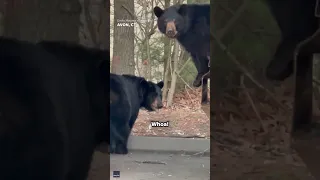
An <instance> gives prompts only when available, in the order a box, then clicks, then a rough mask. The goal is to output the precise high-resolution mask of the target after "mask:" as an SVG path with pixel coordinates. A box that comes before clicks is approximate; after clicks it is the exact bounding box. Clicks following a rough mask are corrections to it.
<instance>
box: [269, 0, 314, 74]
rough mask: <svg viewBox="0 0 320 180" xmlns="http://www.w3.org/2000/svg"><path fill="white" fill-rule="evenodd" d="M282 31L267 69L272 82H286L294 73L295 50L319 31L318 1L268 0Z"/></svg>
mask: <svg viewBox="0 0 320 180" xmlns="http://www.w3.org/2000/svg"><path fill="white" fill-rule="evenodd" d="M266 3H267V5H268V7H269V9H270V11H271V13H272V15H273V17H274V18H275V20H276V22H277V24H278V26H279V28H280V31H281V41H280V43H279V45H278V47H277V51H276V53H275V54H274V57H273V59H272V60H271V61H270V63H269V65H268V66H267V69H266V76H267V77H268V78H269V79H272V80H284V79H286V78H287V77H289V76H290V75H292V73H293V72H294V63H293V59H294V50H295V48H296V47H297V45H298V43H300V42H301V41H303V40H305V39H306V38H307V37H310V36H311V35H312V34H313V33H314V32H315V31H316V30H317V29H318V18H317V17H316V16H315V8H316V0H310V1H304V0H282V1H275V0H266Z"/></svg>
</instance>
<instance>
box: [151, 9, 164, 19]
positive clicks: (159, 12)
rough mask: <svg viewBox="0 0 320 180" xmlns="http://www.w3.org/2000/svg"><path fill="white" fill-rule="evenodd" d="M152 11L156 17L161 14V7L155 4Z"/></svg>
mask: <svg viewBox="0 0 320 180" xmlns="http://www.w3.org/2000/svg"><path fill="white" fill-rule="evenodd" d="M153 12H154V14H155V15H156V16H157V18H159V17H161V16H162V14H163V9H161V8H160V7H158V6H156V7H154V8H153Z"/></svg>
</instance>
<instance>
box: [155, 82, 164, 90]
mask: <svg viewBox="0 0 320 180" xmlns="http://www.w3.org/2000/svg"><path fill="white" fill-rule="evenodd" d="M163 85H164V83H163V81H160V82H158V84H157V86H159V87H160V89H162V88H163Z"/></svg>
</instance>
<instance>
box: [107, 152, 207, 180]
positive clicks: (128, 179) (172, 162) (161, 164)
mask: <svg viewBox="0 0 320 180" xmlns="http://www.w3.org/2000/svg"><path fill="white" fill-rule="evenodd" d="M110 166H111V168H110V180H113V179H115V180H117V179H118V180H158V179H159V180H160V179H161V180H163V179H167V180H209V179H210V158H209V157H208V156H205V157H201V156H190V155H189V156H188V155H184V154H181V153H180V154H170V153H155V152H143V151H135V152H131V153H130V154H129V155H126V156H122V155H111V159H110ZM113 171H120V178H113V177H112V173H113Z"/></svg>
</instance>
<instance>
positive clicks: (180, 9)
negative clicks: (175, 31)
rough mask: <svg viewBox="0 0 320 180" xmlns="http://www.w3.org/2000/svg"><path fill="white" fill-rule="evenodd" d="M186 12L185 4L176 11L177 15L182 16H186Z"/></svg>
mask: <svg viewBox="0 0 320 180" xmlns="http://www.w3.org/2000/svg"><path fill="white" fill-rule="evenodd" d="M187 10H188V5H186V4H181V5H180V7H179V10H178V13H179V14H181V15H182V16H184V15H186V14H187Z"/></svg>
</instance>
